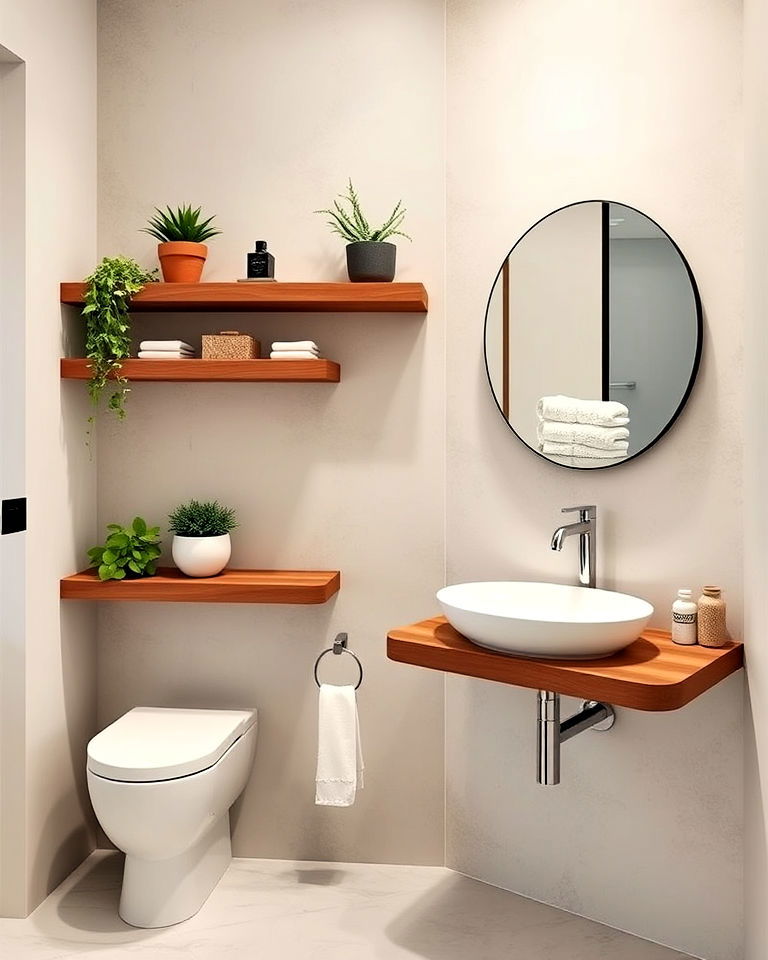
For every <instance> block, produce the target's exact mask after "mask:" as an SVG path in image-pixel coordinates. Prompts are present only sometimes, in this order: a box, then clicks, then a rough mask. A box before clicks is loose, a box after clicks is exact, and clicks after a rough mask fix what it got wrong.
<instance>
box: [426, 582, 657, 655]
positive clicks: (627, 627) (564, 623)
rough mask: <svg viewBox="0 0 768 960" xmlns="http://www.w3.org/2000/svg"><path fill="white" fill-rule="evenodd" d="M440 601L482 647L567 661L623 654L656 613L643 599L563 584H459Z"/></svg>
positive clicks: (441, 593) (461, 630) (457, 624)
mask: <svg viewBox="0 0 768 960" xmlns="http://www.w3.org/2000/svg"><path fill="white" fill-rule="evenodd" d="M437 599H438V601H439V603H440V606H441V607H442V610H443V613H444V614H445V616H446V618H447V620H448V622H449V623H450V624H451V626H452V627H454V628H455V629H456V630H458V631H459V633H461V634H463V636H465V637H466V638H467V639H468V640H471V641H472V642H473V643H476V644H478V645H479V646H481V647H488V648H490V649H491V650H499V651H501V652H502V653H508V654H514V655H515V656H524V657H546V658H550V659H563V660H573V659H594V658H595V657H608V656H610V655H611V654H612V653H616V652H617V651H618V650H622V649H623V648H624V647H626V646H629V644H630V643H632V642H633V641H634V640H636V639H637V637H638V636H639V635H640V634H641V633H642V632H643V630H644V629H645V627H646V626H647V624H648V621H649V620H650V618H651V615H652V614H653V607H652V606H651V604H650V603H648V602H647V601H646V600H641V599H640V598H639V597H632V596H630V595H629V594H626V593H614V592H613V591H612V590H593V589H589V588H588V587H570V586H566V585H564V584H559V583H527V582H525V581H504V580H500V581H489V582H485V583H457V584H454V585H453V586H450V587H443V588H442V590H438V591H437Z"/></svg>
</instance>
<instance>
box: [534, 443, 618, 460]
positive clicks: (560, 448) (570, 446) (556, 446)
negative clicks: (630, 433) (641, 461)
mask: <svg viewBox="0 0 768 960" xmlns="http://www.w3.org/2000/svg"><path fill="white" fill-rule="evenodd" d="M539 450H540V451H541V452H542V453H545V454H550V455H551V456H553V457H584V458H585V459H594V460H615V459H618V458H623V457H626V455H627V451H628V450H629V444H628V443H627V442H626V441H624V442H623V443H622V442H619V443H615V444H614V445H613V446H612V447H611V449H610V450H601V449H600V448H599V447H585V446H584V444H583V443H550V442H549V441H544V442H543V443H540V444H539Z"/></svg>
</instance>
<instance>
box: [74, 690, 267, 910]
mask: <svg viewBox="0 0 768 960" xmlns="http://www.w3.org/2000/svg"><path fill="white" fill-rule="evenodd" d="M255 747H256V711H255V710H185V709H175V708H165V707H134V709H133V710H129V711H128V713H126V714H124V715H123V716H122V717H120V718H119V719H118V720H116V721H115V722H114V723H112V724H110V726H108V727H106V728H105V729H104V730H102V731H101V733H98V734H97V735H96V736H95V737H94V738H93V739H92V740H91V742H90V743H89V744H88V770H87V773H88V791H89V793H90V795H91V803H92V804H93V809H94V811H95V813H96V816H97V818H98V820H99V823H100V824H101V826H102V828H103V829H104V832H105V833H106V835H107V836H108V837H109V839H110V840H111V841H112V842H113V843H114V844H115V846H116V847H118V849H120V850H122V851H124V853H125V868H124V871H123V887H122V892H121V895H120V908H119V912H120V916H121V917H122V919H123V920H125V922H126V923H129V924H131V925H132V926H134V927H166V926H169V925H170V924H173V923H179V922H180V921H182V920H187V919H188V918H189V917H191V916H193V915H194V914H195V913H197V911H198V910H199V909H200V907H201V906H202V905H203V904H204V903H205V901H206V899H207V898H208V896H209V894H210V893H211V891H212V890H213V888H214V887H215V886H216V884H217V883H218V882H219V879H220V878H221V875H222V874H223V873H224V871H225V870H226V868H227V866H228V865H229V863H230V861H231V859H232V847H231V843H230V833H229V808H230V807H231V806H232V804H233V803H234V802H235V800H236V799H237V798H238V796H239V795H240V794H241V793H242V791H243V789H244V787H245V784H246V782H247V781H248V777H249V774H250V771H251V767H252V765H253V756H254V750H255Z"/></svg>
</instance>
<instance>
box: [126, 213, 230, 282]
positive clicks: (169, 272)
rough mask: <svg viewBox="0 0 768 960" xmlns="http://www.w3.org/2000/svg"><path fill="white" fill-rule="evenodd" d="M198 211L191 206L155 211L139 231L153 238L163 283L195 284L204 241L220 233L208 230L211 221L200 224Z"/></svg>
mask: <svg viewBox="0 0 768 960" xmlns="http://www.w3.org/2000/svg"><path fill="white" fill-rule="evenodd" d="M200 210H201V208H200V207H198V208H197V209H196V210H193V209H192V205H191V204H187V205H186V206H181V207H178V208H177V209H176V210H171V208H170V207H166V208H165V210H160V209H159V208H158V207H155V216H154V217H151V218H150V220H149V225H148V226H146V227H143V228H142V230H143V232H144V233H148V234H150V235H151V236H153V237H156V238H157V239H158V240H159V241H160V243H159V244H158V245H157V256H158V257H159V259H160V266H161V268H162V271H163V280H165V282H166V283H198V282H199V281H200V276H201V274H202V272H203V265H204V264H205V260H206V257H207V256H208V247H207V246H206V245H205V243H204V241H205V240H208V239H210V237H215V236H216V235H217V234H219V233H221V230H217V229H216V228H215V227H212V226H211V221H212V220H213V219H214V218H213V217H208V219H207V220H202V221H201V220H200Z"/></svg>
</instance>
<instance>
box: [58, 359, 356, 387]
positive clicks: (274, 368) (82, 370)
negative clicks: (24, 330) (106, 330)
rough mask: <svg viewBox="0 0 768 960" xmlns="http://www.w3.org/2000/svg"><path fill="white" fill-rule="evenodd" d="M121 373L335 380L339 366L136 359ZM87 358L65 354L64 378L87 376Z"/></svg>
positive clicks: (190, 379) (132, 376)
mask: <svg viewBox="0 0 768 960" xmlns="http://www.w3.org/2000/svg"><path fill="white" fill-rule="evenodd" d="M121 373H122V374H123V376H125V377H126V378H127V379H128V380H131V381H134V382H139V381H146V380H154V381H171V380H172V381H178V382H186V383H203V382H206V381H207V382H210V383H338V382H339V380H340V379H341V367H340V366H339V364H338V363H334V361H333V360H201V359H188V360H138V359H134V358H130V359H127V360H123V361H122V367H121ZM90 376H91V368H90V364H89V361H88V360H87V359H85V358H84V357H64V358H62V360H61V377H62V379H64V380H88V379H90Z"/></svg>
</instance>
